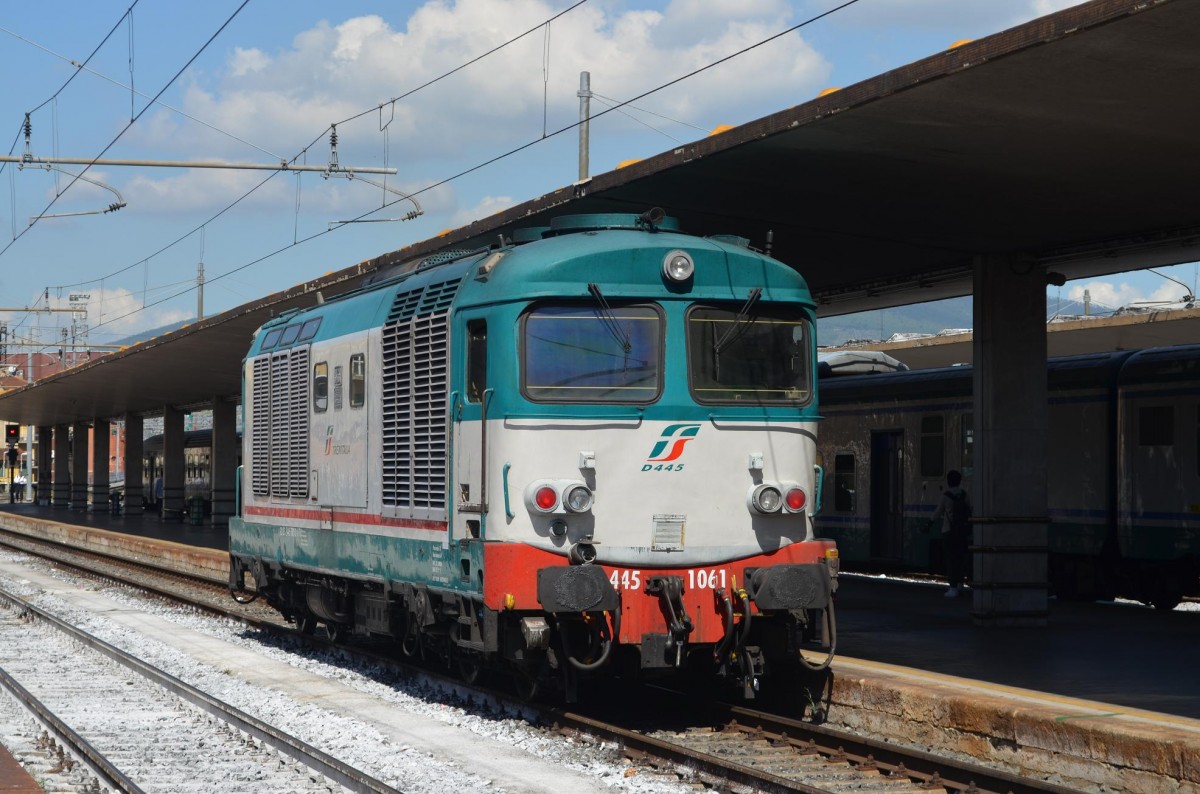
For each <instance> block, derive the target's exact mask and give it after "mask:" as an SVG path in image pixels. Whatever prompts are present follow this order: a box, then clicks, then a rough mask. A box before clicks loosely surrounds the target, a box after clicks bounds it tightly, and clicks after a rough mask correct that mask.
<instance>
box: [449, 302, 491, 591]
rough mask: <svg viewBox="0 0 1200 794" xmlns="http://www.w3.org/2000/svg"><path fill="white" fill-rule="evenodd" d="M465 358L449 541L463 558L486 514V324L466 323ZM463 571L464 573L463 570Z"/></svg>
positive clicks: (488, 392)
mask: <svg viewBox="0 0 1200 794" xmlns="http://www.w3.org/2000/svg"><path fill="white" fill-rule="evenodd" d="M465 339H466V350H465V351H464V352H465V353H466V355H465V356H464V357H463V360H464V363H465V372H464V378H463V392H462V394H461V395H460V394H457V393H456V394H455V395H454V402H455V403H456V404H455V405H454V406H453V408H452V411H453V415H454V423H453V424H454V430H453V432H454V435H453V443H454V500H455V509H454V522H453V525H452V526H451V528H450V531H451V535H452V537H451V540H452V541H458V542H459V548H460V549H462V550H463V554H464V555H466V556H467V557H470V556H471V552H470V549H469V547H470V546H471V545H472V541H479V540H480V539H481V538H482V535H483V521H484V515H485V513H486V512H487V509H488V506H487V499H488V495H487V479H486V478H487V473H486V471H487V461H486V456H487V427H486V424H487V414H488V403H489V402H490V401H491V397H492V392H491V390H490V389H488V388H487V323H486V322H485V321H484V320H468V321H467V323H466V334H465ZM464 570H466V569H465V568H464Z"/></svg>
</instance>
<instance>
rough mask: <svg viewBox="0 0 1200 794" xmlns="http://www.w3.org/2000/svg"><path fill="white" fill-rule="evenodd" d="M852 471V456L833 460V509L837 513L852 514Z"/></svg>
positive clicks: (843, 456) (839, 456) (853, 467)
mask: <svg viewBox="0 0 1200 794" xmlns="http://www.w3.org/2000/svg"><path fill="white" fill-rule="evenodd" d="M854 469H855V465H854V456H853V455H838V456H837V457H835V458H834V459H833V509H834V510H836V511H838V512H839V513H853V512H854Z"/></svg>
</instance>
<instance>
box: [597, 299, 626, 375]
mask: <svg viewBox="0 0 1200 794" xmlns="http://www.w3.org/2000/svg"><path fill="white" fill-rule="evenodd" d="M588 292H590V293H591V295H592V297H593V298H595V299H596V303H597V304H599V306H600V309H599V311H598V312H597V314H599V316H600V321H601V323H602V324H603V325H604V327H605V328H606V329H607V330H608V333H609V334H610V335H611V336H612V338H613V339H615V340H616V341H617V344H619V345H620V346H621V350H622V352H623V353H624V354H625V364H624V369H625V370H628V369H629V353H630V351H632V350H633V343H632V342H631V341H630V340H629V334H628V333H626V332H625V329H624V328H623V327H622V326H621V323H620V322H619V321H618V320H617V318H616V316H615V315H614V314H613V311H612V307H611V306H609V305H608V301H607V300H605V298H604V293H603V292H601V291H600V285H599V284H588Z"/></svg>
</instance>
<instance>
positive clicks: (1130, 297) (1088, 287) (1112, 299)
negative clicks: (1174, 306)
mask: <svg viewBox="0 0 1200 794" xmlns="http://www.w3.org/2000/svg"><path fill="white" fill-rule="evenodd" d="M1085 291H1086V292H1087V293H1088V297H1089V298H1090V300H1091V301H1092V302H1093V303H1100V304H1103V305H1105V306H1108V307H1111V308H1114V309H1116V308H1120V307H1121V306H1130V305H1133V304H1135V303H1172V302H1175V301H1178V300H1180V299H1181V298H1182V297H1183V295H1184V292H1185V291H1186V290H1184V288H1183V287H1181V286H1179V285H1178V284H1175V283H1173V282H1170V281H1165V280H1164V282H1163V283H1162V284H1160V285H1158V286H1157V287H1155V289H1154V290H1153V291H1151V292H1149V293H1147V292H1146V291H1145V290H1144V289H1141V288H1139V287H1137V286H1134V285H1133V284H1130V283H1129V282H1127V281H1119V282H1113V281H1089V282H1087V283H1084V284H1075V285H1073V286H1071V287H1070V289H1068V290H1067V297H1068V298H1069V299H1071V300H1074V301H1081V302H1082V301H1083V299H1084V292H1085Z"/></svg>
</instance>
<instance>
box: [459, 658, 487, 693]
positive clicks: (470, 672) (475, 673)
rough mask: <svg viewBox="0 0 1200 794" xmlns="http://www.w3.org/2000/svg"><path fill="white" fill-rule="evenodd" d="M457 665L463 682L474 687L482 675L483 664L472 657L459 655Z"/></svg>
mask: <svg viewBox="0 0 1200 794" xmlns="http://www.w3.org/2000/svg"><path fill="white" fill-rule="evenodd" d="M457 663H458V674H459V676H460V677H462V680H463V682H464V683H467V684H470V685H472V686H474V685H475V683H476V682H477V681H478V680H479V677H480V676H481V675H482V674H483V662H482V661H480V660H479V659H478V658H477V657H474V656H466V655H459V657H458V660H457Z"/></svg>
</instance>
